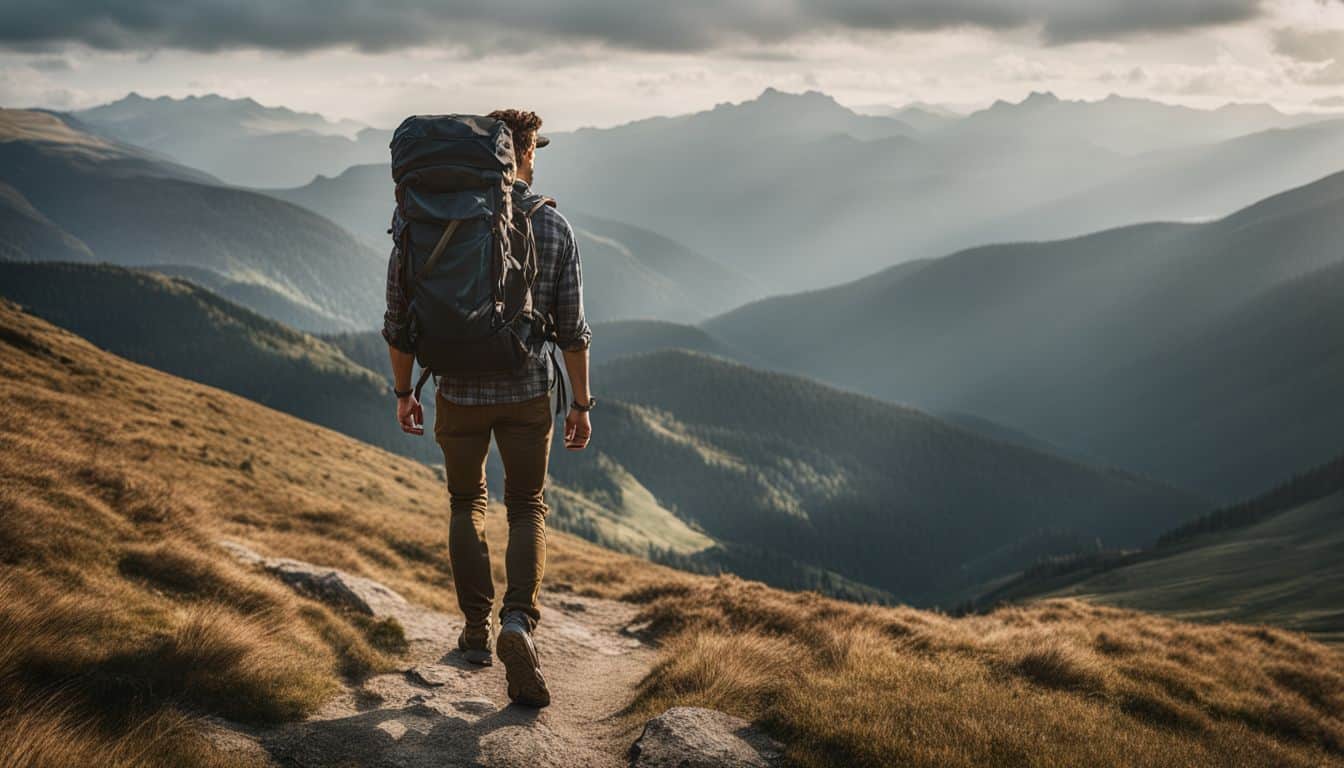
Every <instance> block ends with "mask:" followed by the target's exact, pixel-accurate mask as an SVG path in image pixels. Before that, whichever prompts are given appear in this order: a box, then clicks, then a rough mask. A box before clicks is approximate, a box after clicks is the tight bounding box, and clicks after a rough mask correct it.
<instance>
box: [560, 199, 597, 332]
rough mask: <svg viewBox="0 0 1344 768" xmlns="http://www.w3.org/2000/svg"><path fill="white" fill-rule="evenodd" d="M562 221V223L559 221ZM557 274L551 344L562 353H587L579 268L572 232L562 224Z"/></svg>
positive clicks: (576, 247) (585, 322)
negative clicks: (553, 343)
mask: <svg viewBox="0 0 1344 768" xmlns="http://www.w3.org/2000/svg"><path fill="white" fill-rule="evenodd" d="M562 221H563V219H562ZM562 232H563V236H562V237H561V239H560V246H561V252H560V258H559V268H560V271H559V274H558V275H557V276H556V281H555V313H554V317H555V343H556V345H557V346H559V347H560V348H561V349H563V350H565V351H566V352H576V351H578V350H580V349H587V348H588V346H589V345H590V344H591V343H592V340H593V332H592V329H590V328H589V327H588V321H587V320H586V319H584V316H583V266H582V264H581V263H580V262H579V245H578V242H577V241H576V240H575V239H574V230H573V229H571V228H570V226H569V223H568V222H564V227H563V228H562Z"/></svg>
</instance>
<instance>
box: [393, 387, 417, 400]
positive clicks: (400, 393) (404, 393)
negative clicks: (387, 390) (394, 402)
mask: <svg viewBox="0 0 1344 768" xmlns="http://www.w3.org/2000/svg"><path fill="white" fill-rule="evenodd" d="M414 391H415V390H414V389H397V388H396V387H393V388H392V394H394V395H396V396H397V399H398V400H400V399H401V398H403V397H410V396H411V393H412V392H414Z"/></svg>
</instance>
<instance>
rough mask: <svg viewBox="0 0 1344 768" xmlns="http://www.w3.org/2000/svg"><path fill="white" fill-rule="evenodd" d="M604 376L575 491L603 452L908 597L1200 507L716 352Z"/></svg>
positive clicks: (728, 534) (725, 517)
mask: <svg viewBox="0 0 1344 768" xmlns="http://www.w3.org/2000/svg"><path fill="white" fill-rule="evenodd" d="M594 378H595V380H596V381H597V382H600V389H599V391H600V392H601V393H602V394H604V395H606V396H607V397H608V398H610V399H609V400H608V401H607V404H608V405H609V406H610V407H607V408H604V409H603V413H602V414H601V418H600V419H599V420H598V422H597V425H598V429H599V430H600V434H601V439H600V440H599V441H598V443H597V445H596V452H595V453H594V454H593V455H591V456H590V455H581V456H570V455H564V454H558V455H557V456H556V457H555V459H554V461H553V465H552V471H553V472H554V473H555V475H556V476H557V477H558V478H560V479H561V480H562V481H563V482H565V483H566V484H567V485H570V486H571V487H574V488H576V489H578V490H585V489H587V488H588V487H590V486H591V485H592V484H593V483H594V480H593V479H592V478H593V477H594V475H599V476H600V473H598V472H596V469H595V467H594V463H595V462H597V461H599V460H600V459H601V457H607V458H608V459H609V460H610V461H612V462H614V463H615V464H617V465H619V466H620V467H621V468H622V469H623V470H624V471H626V472H628V473H629V474H631V475H633V476H634V477H636V478H638V479H639V481H640V482H641V483H642V484H643V485H644V486H645V487H646V488H648V489H649V490H650V491H651V492H652V494H653V495H654V497H656V498H657V499H658V500H659V502H660V503H661V504H663V505H664V506H667V507H668V508H670V509H674V510H675V511H676V512H677V514H679V515H680V516H681V517H683V518H685V519H687V520H691V521H693V522H695V523H696V524H698V525H699V526H700V527H702V528H703V529H704V530H705V531H706V532H708V533H709V534H710V535H711V536H713V537H714V538H716V539H718V540H720V541H722V542H725V543H726V544H728V545H738V546H742V547H749V548H752V549H754V550H757V551H765V552H768V553H773V554H774V555H775V556H776V557H783V558H789V559H792V560H797V561H800V562H802V563H805V564H809V565H812V566H814V567H820V568H824V569H827V570H831V571H835V572H836V573H838V574H839V575H841V576H843V577H846V578H848V579H852V580H854V581H858V582H860V583H863V584H867V585H870V586H873V587H877V588H878V589H881V590H884V591H887V592H890V593H891V594H893V595H895V596H896V597H897V598H898V599H900V600H904V601H911V602H915V603H921V604H932V603H940V602H941V603H943V604H945V605H947V604H950V603H952V602H954V601H955V600H956V598H957V596H958V595H959V594H960V593H961V591H962V590H966V589H970V588H972V587H973V586H974V585H976V584H978V583H979V582H981V581H983V580H985V579H988V578H990V577H992V576H993V575H995V574H996V573H998V572H1002V571H1006V570H1011V569H1013V568H1014V566H1016V567H1021V566H1022V565H1025V564H1026V563H1028V562H1031V561H1032V560H1034V559H1035V558H1036V557H1039V556H1042V555H1044V554H1048V553H1050V552H1053V551H1054V549H1053V547H1054V546H1056V542H1058V541H1059V540H1060V539H1061V534H1062V533H1064V534H1074V535H1075V536H1079V535H1080V536H1083V537H1085V538H1089V539H1095V538H1097V537H1100V538H1101V539H1103V540H1104V541H1106V542H1107V543H1109V544H1112V545H1118V546H1134V545H1137V544H1139V543H1141V542H1145V541H1148V540H1150V539H1151V538H1153V537H1155V536H1156V535H1157V534H1158V533H1160V532H1161V531H1162V530H1165V529H1167V528H1169V527H1170V526H1172V525H1174V524H1176V523H1177V522H1180V521H1181V520H1183V519H1185V518H1186V517H1189V516H1192V515H1194V514H1195V513H1197V512H1198V511H1201V509H1202V508H1201V506H1200V505H1199V503H1197V502H1196V501H1194V500H1192V499H1190V498H1188V497H1185V496H1182V495H1181V494H1179V493H1176V492H1174V491H1172V490H1170V489H1167V488H1164V487H1162V486H1159V485H1156V484H1153V483H1150V482H1147V481H1145V480H1142V479H1140V478H1137V477H1134V476H1130V475H1124V474H1120V473H1113V472H1106V471H1101V470H1097V469H1094V468H1090V467H1086V466H1083V465H1080V464H1075V463H1072V462H1069V461H1066V460H1063V459H1059V458H1056V457H1053V456H1050V455H1047V454H1043V453H1037V452H1035V451H1031V450H1028V449H1024V448H1020V447H1017V446H1014V445H1010V444H1008V443H1005V442H1001V441H999V440H994V439H989V438H984V437H981V436H979V435H977V434H973V433H971V432H967V431H963V430H962V429H959V428H956V427H953V426H951V425H950V424H948V423H946V422H943V421H940V420H938V419H936V418H933V417H931V416H928V415H926V414H923V413H920V412H919V411H915V410H912V409H909V408H903V407H899V406H895V405H890V404H887V403H882V402H879V401H876V400H872V399H869V398H866V397H862V396H858V395H851V394H847V393H844V392H840V391H837V390H833V389H830V388H829V387H825V386H822V385H819V384H816V383H814V382H811V381H808V380H805V379H800V378H794V377H791V376H783V375H779V374H770V373H764V372H761V371H758V370H753V369H751V368H748V367H745V366H742V365H738V364H735V363H731V362H727V361H724V360H721V359H718V358H712V357H707V356H704V355H697V354H692V353H687V352H680V351H669V352H660V353H654V354H649V355H643V356H636V357H628V358H622V359H619V360H616V361H613V362H611V363H608V364H606V365H603V366H602V367H600V368H598V369H597V371H596V373H595V377H594ZM1068 542H1069V551H1071V549H1072V546H1073V545H1074V544H1075V541H1074V540H1073V539H1069V540H1068ZM1005 549H1008V550H1012V552H1013V554H1012V556H1009V557H1003V558H995V557H993V556H994V555H995V554H996V553H999V552H1000V551H1002V550H1005ZM752 575H753V576H756V577H759V578H765V579H767V580H770V581H772V582H775V583H780V582H779V581H778V579H779V576H778V575H775V574H772V573H770V571H769V570H762V571H759V572H755V573H753V574H752Z"/></svg>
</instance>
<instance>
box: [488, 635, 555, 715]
mask: <svg viewBox="0 0 1344 768" xmlns="http://www.w3.org/2000/svg"><path fill="white" fill-rule="evenodd" d="M497 642H498V644H499V645H498V647H499V660H500V661H502V662H504V676H505V677H506V678H507V679H508V681H509V699H510V700H512V701H513V702H514V703H516V704H524V705H526V706H529V707H544V706H546V705H547V704H550V703H551V691H550V689H548V688H547V687H546V678H545V677H542V675H541V660H540V659H539V658H538V657H537V646H536V644H535V643H533V642H532V629H531V625H530V624H529V623H528V620H527V616H526V615H525V614H523V613H522V612H521V611H510V612H509V613H507V614H505V616H504V621H503V623H502V625H501V627H500V630H499V640H498V641H497Z"/></svg>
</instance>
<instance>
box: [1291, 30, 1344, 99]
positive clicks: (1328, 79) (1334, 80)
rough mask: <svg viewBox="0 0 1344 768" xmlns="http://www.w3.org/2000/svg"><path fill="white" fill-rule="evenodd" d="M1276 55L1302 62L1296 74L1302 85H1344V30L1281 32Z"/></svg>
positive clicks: (1295, 71)
mask: <svg viewBox="0 0 1344 768" xmlns="http://www.w3.org/2000/svg"><path fill="white" fill-rule="evenodd" d="M1274 52H1275V53H1278V54H1279V55H1281V56H1287V57H1289V58H1291V59H1294V60H1295V61H1297V62H1300V66H1298V67H1296V68H1295V69H1294V73H1293V75H1294V77H1296V79H1297V80H1298V81H1299V82H1302V83H1306V84H1308V85H1339V84H1341V83H1344V29H1298V28H1286V29H1278V30H1275V31H1274Z"/></svg>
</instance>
